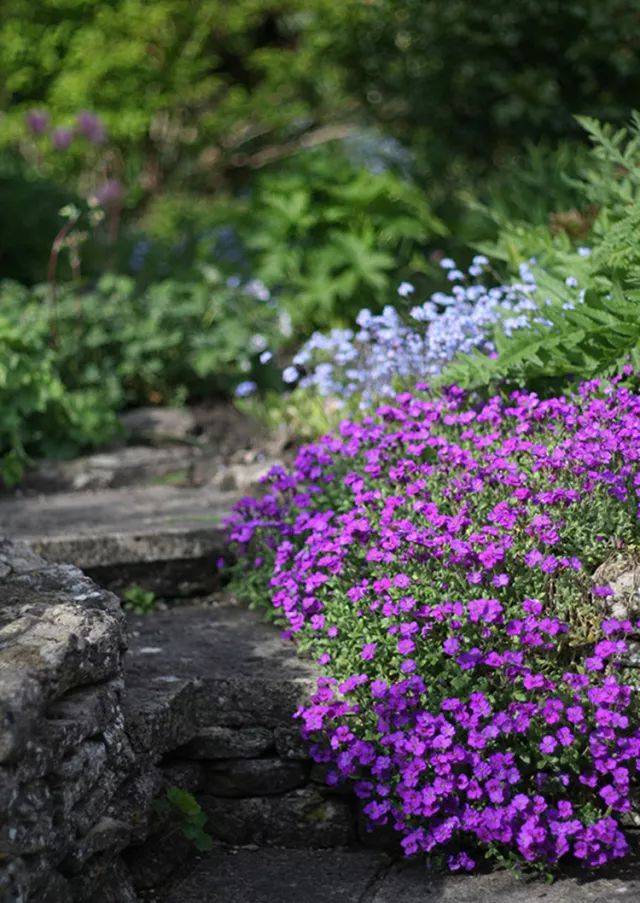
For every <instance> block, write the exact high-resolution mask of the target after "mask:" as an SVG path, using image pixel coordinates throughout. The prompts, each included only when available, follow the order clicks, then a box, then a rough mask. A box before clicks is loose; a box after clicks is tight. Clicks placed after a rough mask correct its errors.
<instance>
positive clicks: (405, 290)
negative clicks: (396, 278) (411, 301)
mask: <svg viewBox="0 0 640 903" xmlns="http://www.w3.org/2000/svg"><path fill="white" fill-rule="evenodd" d="M415 290H416V289H415V286H414V285H411V283H410V282H401V283H400V285H399V286H398V294H399V295H400V297H401V298H408V297H409V295H412V294H413V293H414V292H415Z"/></svg>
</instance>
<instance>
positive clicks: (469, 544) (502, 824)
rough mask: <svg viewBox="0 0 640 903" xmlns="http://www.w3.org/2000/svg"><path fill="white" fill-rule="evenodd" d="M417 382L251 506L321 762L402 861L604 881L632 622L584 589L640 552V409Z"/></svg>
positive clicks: (620, 395)
mask: <svg viewBox="0 0 640 903" xmlns="http://www.w3.org/2000/svg"><path fill="white" fill-rule="evenodd" d="M418 388H419V391H418V392H417V393H415V394H409V393H404V394H402V395H399V396H397V397H396V398H395V399H394V401H393V403H390V404H385V405H383V406H381V407H380V408H378V410H377V411H376V413H375V415H374V414H372V415H371V416H367V417H365V418H363V420H362V421H361V422H350V421H345V422H343V423H342V424H341V426H340V430H339V433H338V435H330V436H326V437H323V438H322V439H320V440H319V441H318V442H317V443H315V444H313V445H308V446H305V447H303V448H302V449H301V450H300V451H299V453H298V455H297V458H296V460H295V463H294V465H293V467H292V469H291V471H289V472H288V471H286V470H285V469H284V468H276V469H274V470H273V471H272V473H271V474H270V476H269V477H268V478H267V480H266V485H265V492H264V494H263V495H262V497H261V498H258V499H244V500H243V501H242V502H241V503H239V505H238V506H237V508H236V511H235V514H234V516H233V518H232V523H231V527H230V529H231V536H232V539H233V540H234V541H235V542H236V543H237V544H238V547H239V548H240V550H241V552H242V553H243V555H244V557H245V559H246V558H249V559H250V560H251V561H252V562H253V565H254V568H255V577H254V579H253V580H249V581H247V580H246V561H245V562H243V563H242V568H243V583H244V585H245V587H246V586H247V585H251V586H253V588H254V590H253V591H254V593H255V595H256V598H259V596H260V594H262V595H263V597H264V595H266V594H268V593H269V592H270V596H271V604H272V605H273V606H274V608H275V611H276V612H277V614H278V616H279V618H280V619H281V621H282V622H283V623H284V624H285V625H286V634H287V635H288V636H290V637H293V638H295V639H296V640H297V642H298V643H299V645H300V647H301V649H302V650H307V651H311V652H312V653H313V654H314V655H315V656H316V657H317V660H318V661H319V663H320V664H321V665H322V666H323V667H324V670H325V676H323V677H321V678H320V679H319V683H318V687H317V692H316V694H315V696H314V697H313V699H312V700H311V702H310V704H308V705H307V706H304V707H303V708H301V709H300V710H299V712H298V717H299V719H300V721H301V723H302V726H303V734H304V736H305V737H306V738H307V739H308V741H309V743H310V747H311V752H312V755H313V757H314V758H315V760H316V761H318V762H321V763H323V764H325V765H326V766H327V769H328V780H329V782H330V783H338V782H342V781H345V780H349V781H352V782H353V785H354V788H355V792H356V794H357V796H358V797H359V798H360V799H361V801H362V806H363V811H364V814H365V816H366V818H367V819H368V821H369V824H370V825H371V826H375V825H391V826H392V827H393V828H395V830H396V831H398V832H399V833H400V835H401V842H402V846H403V848H404V850H405V852H406V853H407V855H410V854H413V853H416V852H428V853H432V854H435V853H442V854H443V855H445V856H446V857H447V861H448V864H449V867H450V868H452V869H454V870H455V869H469V868H473V866H474V863H475V861H476V859H477V856H478V855H486V854H491V855H497V856H500V857H501V858H503V859H504V858H507V859H512V860H515V861H518V862H523V861H524V862H526V863H528V864H530V865H535V866H539V867H545V868H548V867H549V866H550V865H551V866H553V865H555V864H557V863H558V862H559V861H560V860H566V859H574V860H577V861H578V862H579V863H581V864H583V865H584V866H586V867H595V866H600V865H602V864H604V863H606V862H608V861H610V860H611V859H615V858H617V857H620V856H623V855H624V854H625V853H626V850H627V843H626V840H625V837H624V834H623V832H622V829H621V818H622V817H623V816H625V815H626V814H627V813H629V812H630V811H631V809H632V800H633V798H634V796H633V795H634V793H637V786H638V773H639V770H640V720H639V717H638V703H637V700H636V695H637V694H635V693H634V692H633V691H632V687H631V686H630V685H629V684H628V683H627V682H626V681H627V680H628V677H627V670H626V665H625V656H626V655H627V654H628V650H629V644H630V642H631V641H632V640H633V637H634V634H636V633H637V632H638V630H639V628H640V624H637V623H632V621H631V620H621V619H614V618H612V617H609V616H608V610H607V606H608V600H609V596H610V595H611V594H612V590H611V588H610V587H608V586H606V585H602V584H595V585H594V581H593V580H592V578H591V576H590V575H591V574H592V573H593V572H594V570H595V568H596V567H597V566H598V565H599V564H600V563H602V562H603V561H605V560H606V559H607V558H608V557H609V556H610V555H611V554H613V553H614V552H615V553H616V554H617V552H618V551H619V550H620V549H621V548H624V547H625V546H626V545H628V544H630V543H632V542H637V540H638V537H639V532H640V531H639V528H638V493H639V491H640V468H639V466H638V461H639V460H640V396H638V395H635V394H633V393H632V392H631V391H629V390H628V389H627V388H625V387H624V386H622V385H621V382H620V380H617V379H616V380H613V381H612V382H611V383H608V384H604V383H602V384H601V383H600V382H598V381H592V382H590V383H586V384H583V385H582V386H581V387H580V388H579V391H578V392H577V393H576V395H575V396H574V397H560V398H553V399H549V400H541V399H539V398H538V397H537V396H536V395H535V394H533V393H527V392H516V393H513V395H511V396H510V397H509V398H508V399H503V398H500V397H494V398H491V399H489V400H488V401H487V402H486V403H484V404H481V405H477V406H475V407H474V406H473V405H472V404H470V402H469V400H468V399H466V398H465V396H464V394H463V393H462V392H461V391H460V390H458V389H456V388H451V389H449V390H447V391H446V392H445V393H443V394H442V395H441V396H438V397H434V396H432V395H430V394H429V393H427V392H424V394H421V393H422V390H425V389H426V387H425V386H421V387H418Z"/></svg>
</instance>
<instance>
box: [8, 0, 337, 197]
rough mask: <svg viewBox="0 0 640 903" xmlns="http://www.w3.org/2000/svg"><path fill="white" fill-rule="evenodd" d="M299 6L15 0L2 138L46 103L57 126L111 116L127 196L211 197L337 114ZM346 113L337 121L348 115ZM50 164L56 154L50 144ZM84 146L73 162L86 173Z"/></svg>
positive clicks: (317, 39)
mask: <svg viewBox="0 0 640 903" xmlns="http://www.w3.org/2000/svg"><path fill="white" fill-rule="evenodd" d="M318 6H320V7H321V6H322V4H312V6H311V9H309V8H308V4H307V3H306V2H305V3H303V2H301V0H284V2H282V0H277V2H272V0H236V2H234V3H232V4H229V3H226V2H224V0H196V2H191V3H184V2H182V0H154V2H153V3H148V2H146V0H62V2H61V0H42V2H38V3H31V2H30V0H6V2H5V3H4V4H3V17H2V23H1V24H0V44H1V45H2V47H3V53H2V56H1V57H0V84H1V85H2V89H1V90H0V106H1V107H2V108H4V109H5V110H7V111H8V114H7V118H6V121H5V124H4V130H3V131H4V134H5V136H6V137H7V138H8V139H14V140H15V139H18V138H19V139H20V140H23V135H24V131H23V124H22V117H23V115H24V113H25V112H26V111H27V110H28V109H30V108H44V109H46V110H48V112H49V113H50V114H51V117H52V120H53V123H54V125H56V126H66V125H69V124H71V123H72V122H73V119H74V117H75V115H76V114H77V113H78V112H79V111H80V110H82V109H87V110H92V111H95V112H96V113H98V114H100V116H101V117H102V118H103V119H104V121H105V123H106V126H107V130H108V134H109V136H110V139H111V142H112V144H111V153H112V155H115V156H117V157H118V161H112V162H113V163H114V165H115V166H116V167H117V168H118V169H119V170H120V172H119V174H120V175H124V176H125V177H126V178H125V181H126V182H127V183H128V184H129V185H132V186H133V194H132V197H131V199H130V200H132V201H133V202H135V201H136V200H137V199H140V198H141V197H143V196H145V195H147V194H148V193H149V192H156V191H158V190H164V189H165V187H166V185H167V183H173V184H177V183H179V184H180V185H181V186H182V188H184V187H186V186H187V185H189V186H191V187H192V188H196V189H197V190H202V191H205V192H206V191H210V190H211V189H212V188H215V187H216V186H217V185H218V184H219V182H220V179H221V178H223V177H224V176H225V175H226V174H229V173H233V172H234V171H235V172H240V171H242V170H243V169H244V168H247V167H251V166H254V165H258V164H259V162H260V154H261V153H266V155H267V158H269V157H270V155H271V154H273V153H274V150H275V151H276V152H278V149H280V148H281V147H283V146H284V148H285V151H286V147H287V146H288V145H289V144H290V143H292V142H293V143H294V144H295V142H296V141H297V140H298V139H299V138H300V136H302V135H305V134H307V133H309V132H313V131H314V130H315V129H316V128H317V127H318V125H319V124H321V123H322V122H323V121H324V120H325V119H326V118H328V117H329V118H330V117H332V116H334V115H335V113H336V111H338V110H339V109H340V100H341V98H342V94H341V91H340V76H341V73H340V71H339V70H338V69H337V68H336V67H335V66H332V65H331V64H330V63H329V61H328V60H327V61H326V62H323V58H324V57H323V54H324V52H325V51H326V49H327V47H328V46H329V41H328V37H327V35H326V34H325V33H324V32H323V31H322V30H321V29H320V30H318V29H317V28H315V29H314V28H312V27H309V25H310V22H309V20H310V18H311V20H312V21H313V22H316V13H317V9H316V7H318ZM339 118H342V116H339ZM40 151H41V155H42V157H43V158H44V160H43V163H44V164H45V165H46V166H47V167H48V168H51V169H54V170H56V171H59V169H60V161H61V155H60V154H59V153H58V154H56V153H55V152H53V151H52V150H51V149H50V145H49V144H48V142H47V141H46V140H44V141H43V142H42V143H41V148H40ZM85 151H86V148H82V147H81V146H80V145H78V146H76V145H75V144H74V145H73V146H72V147H71V148H70V151H69V152H67V153H66V154H65V155H64V156H65V162H64V165H65V167H67V168H68V169H70V173H69V174H73V173H75V174H76V175H77V174H78V173H80V172H82V171H84V170H85V168H86V163H87V160H86V159H85V156H86V155H85Z"/></svg>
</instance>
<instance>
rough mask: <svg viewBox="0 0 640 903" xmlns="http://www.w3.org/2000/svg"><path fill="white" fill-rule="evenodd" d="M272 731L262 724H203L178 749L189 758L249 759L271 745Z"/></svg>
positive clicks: (272, 739)
mask: <svg viewBox="0 0 640 903" xmlns="http://www.w3.org/2000/svg"><path fill="white" fill-rule="evenodd" d="M273 743H274V738H273V731H270V730H269V729H268V728H265V727H244V728H231V727H205V728H201V729H200V730H199V731H198V733H197V735H196V736H195V737H194V738H193V740H190V741H189V743H187V745H186V746H184V747H183V748H182V750H180V753H181V755H184V756H186V757H187V758H192V759H235V758H239V759H244V758H247V759H250V758H254V757H255V756H259V755H262V753H265V752H267V751H268V750H270V749H272V748H273Z"/></svg>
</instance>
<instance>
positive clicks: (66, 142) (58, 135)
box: [51, 127, 73, 151]
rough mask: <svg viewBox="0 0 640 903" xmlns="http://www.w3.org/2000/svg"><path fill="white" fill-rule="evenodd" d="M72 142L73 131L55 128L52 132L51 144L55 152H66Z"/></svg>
mask: <svg viewBox="0 0 640 903" xmlns="http://www.w3.org/2000/svg"><path fill="white" fill-rule="evenodd" d="M72 142H73V130H72V129H65V128H62V127H60V128H57V129H54V130H53V133H52V135H51V143H52V144H53V147H54V148H55V150H57V151H65V150H67V149H68V148H69V147H70V146H71V144H72Z"/></svg>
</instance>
